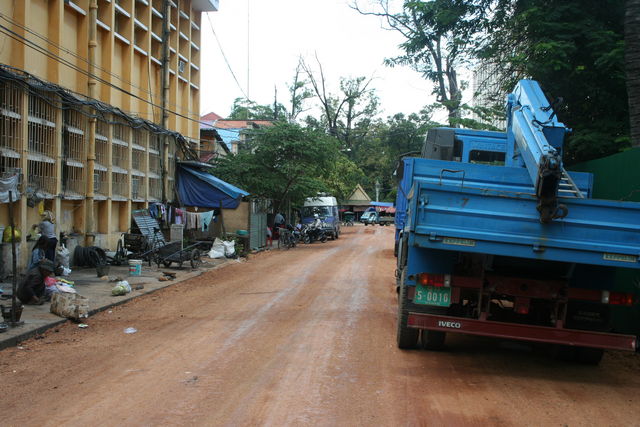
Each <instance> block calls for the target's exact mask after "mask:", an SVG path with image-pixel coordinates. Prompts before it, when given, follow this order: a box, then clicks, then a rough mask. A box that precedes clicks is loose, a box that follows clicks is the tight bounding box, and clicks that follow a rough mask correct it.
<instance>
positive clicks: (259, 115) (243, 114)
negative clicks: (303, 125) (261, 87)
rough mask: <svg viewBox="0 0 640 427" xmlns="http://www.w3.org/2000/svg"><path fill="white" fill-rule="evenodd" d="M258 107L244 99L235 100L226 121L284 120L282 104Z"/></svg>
mask: <svg viewBox="0 0 640 427" xmlns="http://www.w3.org/2000/svg"><path fill="white" fill-rule="evenodd" d="M275 106H276V107H277V108H275V109H274V106H273V105H259V104H257V103H256V102H254V101H250V100H248V99H246V98H236V99H235V101H234V102H233V107H232V108H231V113H230V114H229V117H228V119H230V120H272V121H276V120H286V118H287V117H286V108H285V107H284V106H283V105H282V104H278V103H276V104H275Z"/></svg>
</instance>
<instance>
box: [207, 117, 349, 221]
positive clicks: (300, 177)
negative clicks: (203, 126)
mask: <svg viewBox="0 0 640 427" xmlns="http://www.w3.org/2000/svg"><path fill="white" fill-rule="evenodd" d="M247 148H248V149H247V150H242V151H241V152H239V153H238V154H236V155H229V156H227V157H223V158H221V159H217V160H216V165H215V169H214V171H213V172H214V173H215V174H216V176H219V177H220V178H221V179H224V180H225V181H228V182H231V183H233V184H235V185H238V186H239V187H241V188H243V189H245V190H247V191H248V192H250V193H251V194H253V195H257V196H261V197H265V198H268V199H272V200H273V201H274V208H275V210H276V211H278V210H280V209H281V207H282V206H283V205H284V204H285V203H286V202H287V201H290V202H292V203H294V204H302V202H303V201H304V198H305V197H308V196H309V195H310V194H316V193H317V192H318V191H327V185H326V184H325V182H324V181H323V180H322V176H323V174H324V171H325V170H327V169H331V168H332V167H333V165H334V163H335V159H336V158H337V156H338V155H339V151H338V144H337V141H336V140H335V139H333V138H330V137H328V136H327V135H325V134H323V133H318V132H315V131H313V130H309V129H305V128H302V127H300V126H298V125H296V124H291V123H286V122H278V123H276V124H275V125H274V126H268V127H264V128H261V129H259V130H256V131H253V132H252V133H251V134H250V138H249V139H248V141H247Z"/></svg>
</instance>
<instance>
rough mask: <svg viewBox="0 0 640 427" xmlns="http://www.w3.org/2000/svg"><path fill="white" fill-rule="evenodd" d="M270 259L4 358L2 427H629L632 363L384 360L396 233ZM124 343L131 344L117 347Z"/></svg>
mask: <svg viewBox="0 0 640 427" xmlns="http://www.w3.org/2000/svg"><path fill="white" fill-rule="evenodd" d="M343 231H344V233H343V235H342V236H341V237H340V239H338V240H336V241H330V242H327V243H324V244H323V243H314V244H311V245H301V246H299V247H297V248H295V249H292V250H288V251H280V250H272V251H269V252H267V253H261V254H258V255H255V256H252V257H251V259H250V260H249V261H248V262H242V263H232V264H231V265H229V266H227V267H225V268H222V269H218V270H214V271H210V272H208V273H205V274H203V275H201V276H199V277H197V278H195V279H191V280H188V281H185V282H182V283H178V284H176V285H175V286H172V287H170V288H167V289H164V290H162V291H159V292H157V293H155V294H152V295H147V296H143V297H141V298H139V299H137V300H134V301H133V302H131V303H129V304H126V305H124V306H120V307H117V308H114V309H112V310H111V311H109V312H103V313H100V314H98V315H95V316H93V317H91V318H89V319H88V320H87V322H86V323H88V324H89V328H87V329H79V328H78V327H77V325H75V324H72V323H68V324H66V325H64V326H63V327H60V328H59V329H57V330H50V331H48V332H47V333H46V334H44V335H43V336H42V337H40V339H32V340H29V341H26V342H24V343H22V344H21V346H20V347H19V348H12V349H7V350H5V351H2V352H1V353H0V375H1V378H2V390H3V393H2V397H1V398H0V410H1V413H2V423H1V424H3V425H83V426H86V425H158V424H163V425H167V424H168V425H272V426H283V425H331V426H333V425H344V426H354V425H371V424H377V425H381V426H393V425H447V426H450V425H483V426H484V425H558V426H562V425H637V424H638V423H639V422H640V421H638V420H639V419H640V418H639V415H640V410H639V409H638V406H639V403H640V397H638V396H640V378H639V377H638V367H639V362H638V359H637V358H636V357H635V355H632V354H624V353H607V354H606V355H605V358H604V360H603V362H602V363H601V365H600V366H599V367H592V366H581V365H572V364H567V363H562V362H559V361H555V360H554V359H552V358H551V357H550V356H549V355H548V354H547V353H546V352H545V351H542V350H539V349H531V348H530V347H528V346H526V345H522V344H518V345H515V344H513V343H504V342H499V341H496V340H491V339H484V338H475V337H468V336H460V335H451V336H450V337H448V341H447V344H448V345H447V350H446V351H443V352H426V351H420V350H412V351H401V350H398V349H397V348H396V345H395V326H396V325H395V318H396V294H395V288H394V286H395V282H394V278H393V277H394V276H393V272H394V265H395V264H394V263H395V259H394V257H393V230H392V229H391V228H390V227H384V228H383V227H367V228H365V227H362V226H355V227H345V228H343ZM127 327H134V328H136V329H137V330H138V332H137V333H134V334H125V333H124V332H123V331H124V329H125V328H127Z"/></svg>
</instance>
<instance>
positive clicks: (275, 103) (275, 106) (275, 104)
mask: <svg viewBox="0 0 640 427" xmlns="http://www.w3.org/2000/svg"><path fill="white" fill-rule="evenodd" d="M273 90H274V95H273V121H274V122H275V121H276V120H278V88H277V87H276V86H275V85H274V86H273Z"/></svg>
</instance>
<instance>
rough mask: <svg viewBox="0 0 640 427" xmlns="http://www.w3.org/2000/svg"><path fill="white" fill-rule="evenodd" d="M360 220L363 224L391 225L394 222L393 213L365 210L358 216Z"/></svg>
mask: <svg viewBox="0 0 640 427" xmlns="http://www.w3.org/2000/svg"><path fill="white" fill-rule="evenodd" d="M366 214H368V215H366ZM365 215H366V216H365ZM360 221H361V222H362V223H363V224H364V225H375V224H378V225H391V224H393V223H394V221H395V218H394V217H393V215H391V214H387V213H385V212H365V213H364V214H363V215H362V217H361V218H360Z"/></svg>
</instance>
